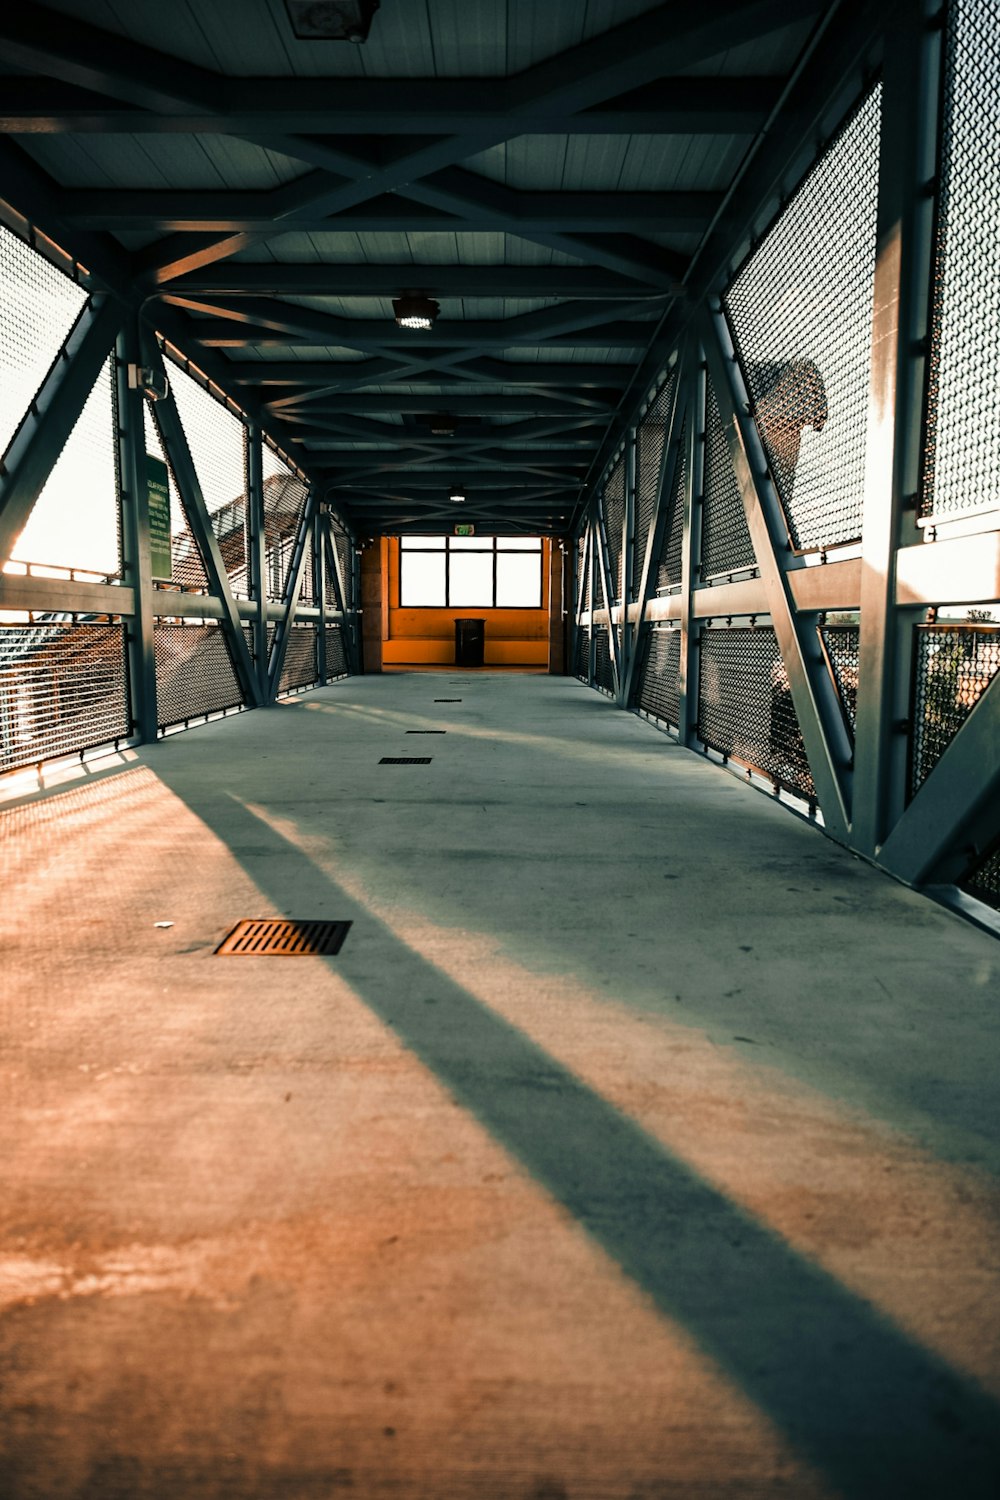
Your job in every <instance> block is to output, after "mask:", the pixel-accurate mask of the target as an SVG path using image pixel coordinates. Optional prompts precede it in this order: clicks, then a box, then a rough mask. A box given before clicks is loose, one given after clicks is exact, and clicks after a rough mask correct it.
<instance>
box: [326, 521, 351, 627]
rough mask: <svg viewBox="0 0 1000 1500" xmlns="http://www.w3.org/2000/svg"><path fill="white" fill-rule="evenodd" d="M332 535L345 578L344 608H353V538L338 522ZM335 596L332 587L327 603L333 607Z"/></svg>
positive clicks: (341, 572)
mask: <svg viewBox="0 0 1000 1500" xmlns="http://www.w3.org/2000/svg"><path fill="white" fill-rule="evenodd" d="M331 535H332V537H333V545H334V547H335V548H336V552H337V559H338V561H339V563H340V576H341V578H342V579H343V587H344V608H345V609H353V608H354V574H353V569H352V567H351V539H350V537H349V536H348V535H347V533H346V532H345V531H342V530H341V528H340V527H339V526H338V525H337V524H336V522H335V523H334V525H333V526H332V527H331ZM333 597H334V595H333V589H332V588H331V589H330V597H329V599H328V600H327V603H328V604H329V605H330V607H331V608H332V605H333Z"/></svg>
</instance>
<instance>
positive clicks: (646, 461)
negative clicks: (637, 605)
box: [632, 375, 675, 600]
mask: <svg viewBox="0 0 1000 1500" xmlns="http://www.w3.org/2000/svg"><path fill="white" fill-rule="evenodd" d="M674 380H675V377H674V376H673V375H670V376H668V378H667V380H666V382H665V384H664V386H663V388H662V389H661V390H660V392H659V394H658V395H657V397H656V400H655V401H654V402H653V403H652V405H651V406H650V408H649V410H648V411H647V412H646V415H645V416H644V417H643V419H642V421H641V422H640V424H639V428H638V431H637V432H636V442H635V537H634V543H633V549H634V550H633V558H632V598H633V600H635V599H638V597H639V589H640V587H641V584H642V568H643V564H644V563H645V561H646V547H647V545H648V543H649V529H650V527H651V526H652V524H653V513H654V511H655V509H656V492H657V489H658V487H659V482H660V468H661V466H662V463H663V445H664V443H665V442H666V439H667V423H668V422H669V420H670V408H671V406H672V404H673V398H674Z"/></svg>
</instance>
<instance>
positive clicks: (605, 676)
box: [594, 625, 615, 693]
mask: <svg viewBox="0 0 1000 1500" xmlns="http://www.w3.org/2000/svg"><path fill="white" fill-rule="evenodd" d="M594 681H595V682H596V684H597V686H598V687H602V688H604V689H605V691H606V692H609V693H613V692H614V690H615V677H614V668H613V666H612V661H611V640H610V637H609V635H608V630H607V627H606V626H604V625H598V626H597V627H596V633H595V635H594Z"/></svg>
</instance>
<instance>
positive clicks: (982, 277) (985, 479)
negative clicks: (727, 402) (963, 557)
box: [921, 0, 1000, 517]
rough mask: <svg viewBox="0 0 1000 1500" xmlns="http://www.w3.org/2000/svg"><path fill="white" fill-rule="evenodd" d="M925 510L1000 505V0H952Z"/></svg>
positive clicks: (947, 512) (930, 512) (945, 511)
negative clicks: (999, 377)
mask: <svg viewBox="0 0 1000 1500" xmlns="http://www.w3.org/2000/svg"><path fill="white" fill-rule="evenodd" d="M946 13H947V25H946V33H945V35H946V42H945V95H944V116H943V134H942V156H941V179H940V181H941V186H940V195H939V199H938V245H937V255H936V259H935V268H934V289H933V314H932V336H931V359H930V381H929V404H928V424H927V450H926V463H925V473H924V493H923V498H922V504H921V508H922V511H923V514H924V515H934V516H941V517H946V516H950V515H955V514H960V513H962V512H966V511H976V510H983V509H996V508H998V507H1000V403H998V402H997V396H996V351H997V347H998V346H1000V260H998V256H997V246H998V245H1000V152H998V150H997V120H998V119H1000V49H998V47H997V38H998V37H1000V0H950V3H949V5H948V6H947V11H946Z"/></svg>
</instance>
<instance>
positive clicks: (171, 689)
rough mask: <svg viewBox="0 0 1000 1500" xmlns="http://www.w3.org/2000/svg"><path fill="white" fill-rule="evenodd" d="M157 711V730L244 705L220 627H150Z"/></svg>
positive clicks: (160, 622)
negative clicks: (151, 630)
mask: <svg viewBox="0 0 1000 1500" xmlns="http://www.w3.org/2000/svg"><path fill="white" fill-rule="evenodd" d="M153 655H154V657H155V659H156V712H157V718H158V720H159V724H160V728H161V729H166V728H169V727H170V726H171V725H172V724H183V723H186V721H187V720H188V719H200V718H202V717H203V716H204V715H205V714H214V713H221V712H222V710H223V709H226V708H236V707H238V706H239V705H240V704H241V703H242V702H243V694H242V693H241V692H240V686H239V681H238V679H237V676H236V672H235V671H234V669H233V663H232V659H231V657H230V655H229V645H228V643H227V641H226V634H225V631H224V630H223V628H222V626H221V625H216V624H205V625H173V624H168V623H167V622H166V621H163V620H157V621H156V622H155V624H154V626H153Z"/></svg>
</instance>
